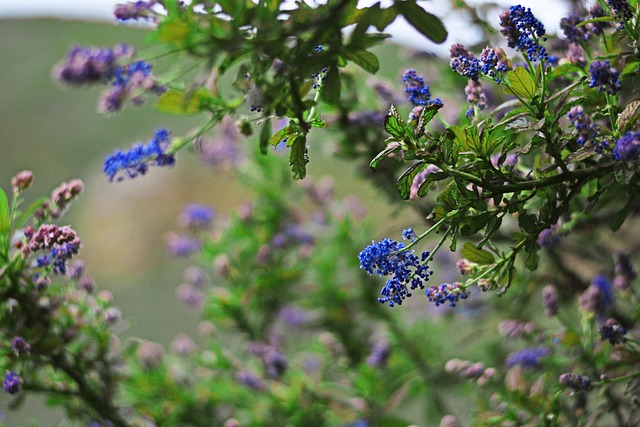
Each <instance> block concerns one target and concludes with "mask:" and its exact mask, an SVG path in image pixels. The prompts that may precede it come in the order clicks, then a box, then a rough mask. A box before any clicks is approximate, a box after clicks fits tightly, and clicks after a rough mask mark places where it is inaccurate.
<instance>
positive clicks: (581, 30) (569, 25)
mask: <svg viewBox="0 0 640 427" xmlns="http://www.w3.org/2000/svg"><path fill="white" fill-rule="evenodd" d="M580 22H582V19H581V18H580V17H579V16H578V15H576V14H575V13H572V14H571V15H569V16H568V17H566V18H562V19H561V20H560V29H562V32H563V33H564V35H565V37H566V38H567V40H569V41H570V42H579V41H585V42H586V41H587V40H589V39H590V38H591V33H589V31H588V29H587V26H586V25H583V26H580V27H578V24H579V23H580Z"/></svg>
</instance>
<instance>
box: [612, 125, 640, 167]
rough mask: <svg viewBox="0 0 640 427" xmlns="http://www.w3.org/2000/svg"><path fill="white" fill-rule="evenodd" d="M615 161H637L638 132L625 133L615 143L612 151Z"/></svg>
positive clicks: (639, 137)
mask: <svg viewBox="0 0 640 427" xmlns="http://www.w3.org/2000/svg"><path fill="white" fill-rule="evenodd" d="M613 156H614V157H615V158H616V160H622V161H628V160H637V159H638V157H639V156H640V132H631V131H629V132H627V133H626V134H625V135H624V136H623V137H622V138H620V139H618V140H617V141H616V146H615V147H614V149H613Z"/></svg>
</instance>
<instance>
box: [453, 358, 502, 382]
mask: <svg viewBox="0 0 640 427" xmlns="http://www.w3.org/2000/svg"><path fill="white" fill-rule="evenodd" d="M444 370H445V371H447V372H449V373H454V374H456V375H458V376H459V377H460V378H463V379H471V380H475V381H476V382H477V383H478V385H484V384H486V383H488V382H489V381H491V380H492V379H493V378H494V377H495V376H496V373H497V371H496V369H495V368H485V367H484V365H483V364H482V363H481V362H476V363H473V362H470V361H468V360H461V359H451V360H449V361H447V363H446V364H445V366H444Z"/></svg>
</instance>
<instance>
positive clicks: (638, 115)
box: [616, 101, 640, 133]
mask: <svg viewBox="0 0 640 427" xmlns="http://www.w3.org/2000/svg"><path fill="white" fill-rule="evenodd" d="M639 120H640V101H633V102H631V103H629V105H627V106H626V107H625V109H624V111H622V113H620V115H619V116H618V120H616V125H617V126H618V129H619V130H620V133H626V132H627V131H628V130H631V129H634V128H637V127H638V124H639V123H638V121H639Z"/></svg>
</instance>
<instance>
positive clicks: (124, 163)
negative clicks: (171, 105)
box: [103, 129, 175, 181]
mask: <svg viewBox="0 0 640 427" xmlns="http://www.w3.org/2000/svg"><path fill="white" fill-rule="evenodd" d="M170 145H171V143H170V142H169V131H168V130H166V129H159V130H158V131H156V134H155V136H154V137H153V139H152V140H151V141H150V142H149V143H148V144H146V145H144V144H136V145H134V146H133V147H131V148H130V149H129V150H128V151H125V152H121V151H120V150H116V151H115V152H114V153H113V154H111V155H110V156H108V157H107V158H106V160H105V162H104V168H103V171H104V173H105V174H106V175H107V176H108V177H109V181H113V179H114V178H116V176H117V178H116V181H122V180H123V179H124V178H125V176H128V177H129V178H135V177H136V176H138V175H144V174H145V173H147V171H148V170H149V166H150V165H156V166H169V167H170V166H173V165H174V164H175V157H174V155H173V154H167V152H166V151H167V149H168V148H169V146H170Z"/></svg>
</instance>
